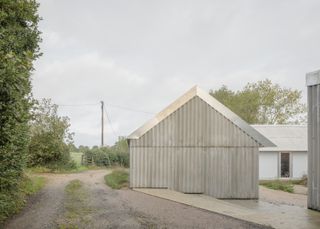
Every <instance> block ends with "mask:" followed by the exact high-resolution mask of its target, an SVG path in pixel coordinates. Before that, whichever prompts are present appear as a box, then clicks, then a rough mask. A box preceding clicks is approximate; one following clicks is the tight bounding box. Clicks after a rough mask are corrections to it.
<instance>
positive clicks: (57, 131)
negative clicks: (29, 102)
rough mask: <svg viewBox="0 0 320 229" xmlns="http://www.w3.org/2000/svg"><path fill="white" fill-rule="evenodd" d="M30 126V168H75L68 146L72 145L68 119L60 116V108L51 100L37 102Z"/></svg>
mask: <svg viewBox="0 0 320 229" xmlns="http://www.w3.org/2000/svg"><path fill="white" fill-rule="evenodd" d="M35 104H36V105H35V106H34V108H33V110H32V113H33V119H32V122H31V124H30V126H31V128H30V130H31V141H30V144H29V149H28V158H27V159H28V160H27V162H28V166H30V167H32V166H48V167H52V168H56V167H59V166H67V167H73V166H75V164H74V163H72V162H70V153H69V146H68V144H70V143H72V134H71V133H70V132H69V126H70V124H69V119H68V117H60V116H59V115H58V106H57V105H55V104H52V103H51V101H50V100H47V99H43V100H42V101H40V102H36V103H35Z"/></svg>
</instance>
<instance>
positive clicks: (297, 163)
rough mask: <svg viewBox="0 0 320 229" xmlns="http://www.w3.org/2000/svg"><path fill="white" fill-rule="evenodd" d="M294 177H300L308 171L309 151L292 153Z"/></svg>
mask: <svg viewBox="0 0 320 229" xmlns="http://www.w3.org/2000/svg"><path fill="white" fill-rule="evenodd" d="M291 155H292V178H294V179H299V178H301V177H303V176H305V175H307V173H308V153H307V152H306V151H304V152H293V153H292V154H291Z"/></svg>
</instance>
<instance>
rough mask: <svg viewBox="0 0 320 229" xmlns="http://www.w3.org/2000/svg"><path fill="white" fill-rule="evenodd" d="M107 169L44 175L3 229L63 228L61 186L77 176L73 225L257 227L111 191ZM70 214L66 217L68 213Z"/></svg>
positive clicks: (165, 201) (126, 191)
mask: <svg viewBox="0 0 320 229" xmlns="http://www.w3.org/2000/svg"><path fill="white" fill-rule="evenodd" d="M107 173H108V171H107V170H94V171H86V172H83V173H78V174H44V175H43V176H45V177H46V178H47V180H48V183H47V185H46V187H45V188H44V189H43V190H42V191H41V192H40V193H39V194H37V195H36V196H35V197H33V198H32V199H31V200H30V201H29V204H28V205H27V207H26V208H25V209H24V210H23V211H22V212H21V213H20V214H18V215H17V216H15V217H13V218H12V219H10V220H9V221H8V222H7V223H6V224H5V226H4V227H5V228H19V229H20V228H28V229H31V228H39V229H40V228H41V229H44V228H59V227H60V228H63V227H62V226H61V225H65V224H64V223H68V219H66V209H67V208H66V206H65V205H66V194H65V186H66V185H67V184H68V183H69V182H70V181H72V180H75V179H79V180H80V181H82V183H83V184H84V190H85V191H86V193H87V195H88V200H87V202H86V205H88V206H86V207H88V208H90V211H88V212H87V213H86V215H85V216H83V217H81V218H83V219H84V218H85V220H83V219H80V220H77V219H75V220H74V219H73V218H72V220H73V221H74V222H78V223H77V224H76V225H73V226H74V227H73V228H261V227H258V226H256V225H252V224H250V223H247V222H243V221H240V220H237V219H233V218H229V217H226V216H222V215H218V214H214V213H211V212H207V211H203V210H200V209H197V208H193V207H189V206H186V205H183V204H178V203H174V202H171V201H168V200H164V199H159V198H156V197H152V196H148V195H145V194H142V193H139V192H135V191H131V190H112V189H110V188H109V187H107V186H106V185H105V184H104V180H103V177H104V175H105V174H107ZM69 217H70V216H69Z"/></svg>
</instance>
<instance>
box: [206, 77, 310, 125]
mask: <svg viewBox="0 0 320 229" xmlns="http://www.w3.org/2000/svg"><path fill="white" fill-rule="evenodd" d="M210 94H211V95H212V96H213V97H215V98H216V99H217V100H219V101H220V102H221V103H223V104H224V105H225V106H227V107H228V108H230V109H231V110H232V111H233V112H235V113H236V114H238V115H239V116H240V117H241V118H242V119H244V120H245V121H246V122H248V123H250V124H288V123H303V122H305V117H306V115H305V114H306V105H305V104H303V103H301V102H300V101H301V91H298V90H295V89H290V88H282V87H280V85H278V84H273V83H272V82H271V81H270V80H268V79H266V80H263V81H258V82H256V83H248V84H247V85H246V86H245V87H244V88H243V89H242V90H240V91H235V92H234V91H231V90H229V89H228V88H227V87H226V86H222V87H221V88H220V89H218V90H216V91H213V90H210Z"/></svg>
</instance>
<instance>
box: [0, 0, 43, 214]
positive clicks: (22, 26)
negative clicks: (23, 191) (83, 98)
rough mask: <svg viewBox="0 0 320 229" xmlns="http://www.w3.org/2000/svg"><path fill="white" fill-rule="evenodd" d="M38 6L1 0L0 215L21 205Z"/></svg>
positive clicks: (36, 50)
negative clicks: (19, 191) (20, 190)
mask: <svg viewBox="0 0 320 229" xmlns="http://www.w3.org/2000/svg"><path fill="white" fill-rule="evenodd" d="M37 9H38V4H37V3H36V1H34V0H20V1H16V0H15V1H12V0H2V1H0V162H1V163H0V203H1V204H0V206H1V215H2V216H1V217H3V214H4V215H7V214H8V213H10V212H12V209H14V210H13V211H15V209H17V208H18V206H20V205H21V204H19V203H18V202H19V201H18V200H20V198H19V195H20V194H19V193H18V192H17V190H19V183H20V182H21V179H22V174H23V168H24V165H25V153H26V148H27V145H28V143H29V127H28V121H29V120H30V115H29V110H30V108H31V105H32V104H31V99H30V98H31V82H30V75H31V72H32V70H33V64H32V63H33V61H34V60H36V59H37V58H38V57H39V56H40V53H39V45H38V44H39V42H40V32H39V30H38V22H39V20H40V17H39V16H38V14H37ZM8 201H9V202H8Z"/></svg>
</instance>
